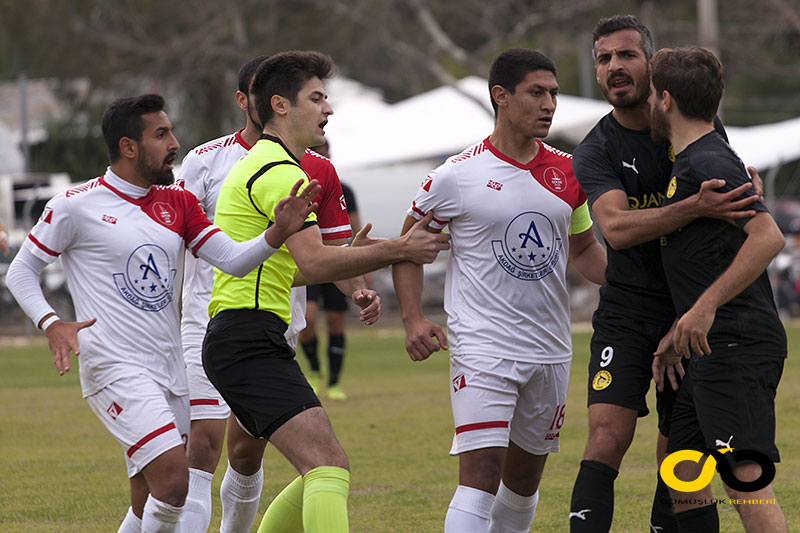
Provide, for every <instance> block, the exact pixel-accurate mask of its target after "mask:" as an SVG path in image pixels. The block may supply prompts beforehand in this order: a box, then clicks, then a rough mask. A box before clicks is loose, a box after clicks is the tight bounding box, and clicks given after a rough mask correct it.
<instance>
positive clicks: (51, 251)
mask: <svg viewBox="0 0 800 533" xmlns="http://www.w3.org/2000/svg"><path fill="white" fill-rule="evenodd" d="M28 238H29V239H30V240H31V241H32V242H33V244H35V245H36V246H38V247H39V248H40V249H41V250H42V251H43V252H45V253H48V254H50V255H52V256H53V257H58V256H59V255H61V254H60V253H59V252H54V251H53V250H51V249H50V248H48V247H47V246H45V245H44V244H42V243H40V242H39V241H38V240H36V237H34V236H33V234H31V233H28Z"/></svg>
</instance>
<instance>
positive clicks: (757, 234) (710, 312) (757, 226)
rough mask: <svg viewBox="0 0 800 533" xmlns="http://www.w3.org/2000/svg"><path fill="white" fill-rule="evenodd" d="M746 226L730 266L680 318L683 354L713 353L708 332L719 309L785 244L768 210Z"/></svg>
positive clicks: (677, 334)
mask: <svg viewBox="0 0 800 533" xmlns="http://www.w3.org/2000/svg"><path fill="white" fill-rule="evenodd" d="M743 229H744V231H745V233H747V238H746V239H745V240H744V243H743V244H742V247H741V248H740V249H739V252H738V253H737V254H736V257H734V258H733V262H732V263H731V265H730V266H729V267H728V268H727V269H726V270H725V272H723V273H722V275H721V276H720V277H719V278H717V280H716V281H714V283H712V284H711V285H710V286H709V287H708V288H707V289H706V290H705V291H704V292H703V294H701V295H700V298H698V299H697V301H696V302H695V304H694V305H693V306H692V308H691V309H689V311H687V312H686V314H684V315H683V316H682V317H680V319H679V320H678V325H677V326H676V328H675V337H674V345H675V350H676V351H677V352H679V353H680V354H682V355H683V356H684V357H687V358H688V357H691V352H692V351H694V353H696V354H698V355H704V354H706V355H707V354H710V353H711V348H710V347H709V345H708V339H707V338H706V335H707V334H708V331H709V330H710V329H711V326H712V324H713V323H714V317H715V315H716V312H717V309H718V308H719V307H720V306H722V305H723V304H725V303H727V302H728V301H730V300H731V299H732V298H734V297H735V296H736V295H737V294H739V293H740V292H742V291H743V290H744V289H745V288H746V287H748V286H749V285H750V284H751V283H753V282H754V281H755V280H756V279H757V278H758V277H759V276H760V275H761V273H762V272H764V270H766V268H767V266H768V265H769V263H770V261H772V259H773V258H774V257H775V256H776V255H778V253H779V252H780V251H781V250H783V247H784V246H785V244H786V241H785V239H784V237H783V234H782V233H781V230H780V229H778V225H777V224H775V221H774V220H773V219H772V216H771V215H770V214H769V213H767V212H760V213H758V214H757V215H756V216H754V217H753V218H752V219H750V220H749V221H748V222H747V224H745V225H744V228H743Z"/></svg>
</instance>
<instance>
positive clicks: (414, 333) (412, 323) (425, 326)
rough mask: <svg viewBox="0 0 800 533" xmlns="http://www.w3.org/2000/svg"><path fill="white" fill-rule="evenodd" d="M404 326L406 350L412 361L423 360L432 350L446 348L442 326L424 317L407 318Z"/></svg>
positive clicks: (445, 338)
mask: <svg viewBox="0 0 800 533" xmlns="http://www.w3.org/2000/svg"><path fill="white" fill-rule="evenodd" d="M405 327H406V351H407V352H408V356H409V357H410V358H411V360H412V361H424V360H425V359H427V358H428V357H430V356H431V354H432V353H433V352H438V351H439V350H447V349H448V347H447V337H446V336H445V334H444V331H442V328H441V327H440V326H439V325H438V324H435V323H433V322H431V321H430V320H428V319H427V318H425V317H419V318H418V319H409V320H407V321H406V322H405Z"/></svg>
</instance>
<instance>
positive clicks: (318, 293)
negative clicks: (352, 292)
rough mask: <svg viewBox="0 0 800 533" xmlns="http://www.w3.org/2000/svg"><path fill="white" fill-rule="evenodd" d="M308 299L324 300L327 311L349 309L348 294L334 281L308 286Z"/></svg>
mask: <svg viewBox="0 0 800 533" xmlns="http://www.w3.org/2000/svg"><path fill="white" fill-rule="evenodd" d="M306 299H307V300H308V301H309V302H318V301H319V300H322V308H323V309H324V310H325V311H347V296H345V295H344V294H342V291H340V290H339V288H338V287H337V286H336V285H335V284H334V283H319V284H316V285H309V286H307V287H306Z"/></svg>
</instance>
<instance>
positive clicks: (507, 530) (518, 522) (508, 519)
mask: <svg viewBox="0 0 800 533" xmlns="http://www.w3.org/2000/svg"><path fill="white" fill-rule="evenodd" d="M537 503H539V491H538V490H537V491H536V492H534V493H533V495H532V496H521V495H519V494H517V493H516V492H514V491H512V490H511V489H509V488H508V487H506V486H505V485H504V484H503V482H502V481H501V482H500V488H499V489H497V496H496V497H495V500H494V504H493V505H492V522H491V527H490V528H489V533H528V531H530V530H531V522H533V514H534V513H535V512H536V504H537Z"/></svg>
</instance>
